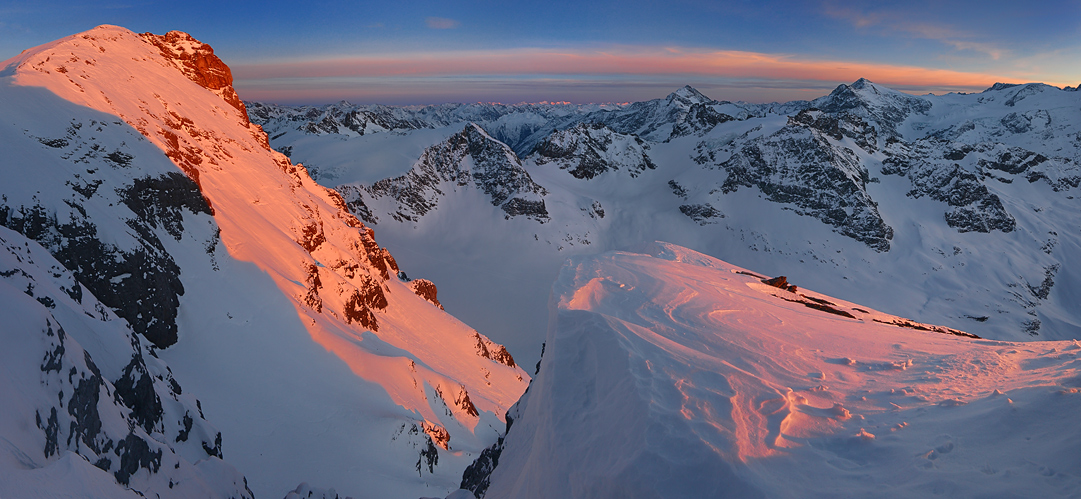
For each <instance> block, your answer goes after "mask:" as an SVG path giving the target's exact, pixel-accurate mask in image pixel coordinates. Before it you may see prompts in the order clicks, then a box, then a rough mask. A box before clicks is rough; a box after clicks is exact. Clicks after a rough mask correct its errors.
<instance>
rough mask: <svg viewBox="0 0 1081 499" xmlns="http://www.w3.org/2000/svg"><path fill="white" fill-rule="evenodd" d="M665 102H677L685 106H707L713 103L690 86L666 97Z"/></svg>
mask: <svg viewBox="0 0 1081 499" xmlns="http://www.w3.org/2000/svg"><path fill="white" fill-rule="evenodd" d="M665 100H666V101H668V102H669V103H671V102H674V101H678V102H680V103H681V104H683V105H685V106H692V105H694V104H709V103H712V102H714V101H713V99H710V98H709V97H706V96H705V95H703V94H702V92H699V91H698V90H696V89H695V88H694V87H692V86H690V85H685V86H683V88H680V89H679V90H676V91H675V92H672V93H670V94H668V97H665Z"/></svg>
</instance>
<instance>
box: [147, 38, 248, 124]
mask: <svg viewBox="0 0 1081 499" xmlns="http://www.w3.org/2000/svg"><path fill="white" fill-rule="evenodd" d="M140 36H142V37H143V39H145V40H146V41H148V42H150V43H152V44H154V45H155V46H156V47H158V49H159V50H161V55H162V56H163V57H165V59H166V60H168V61H170V62H172V63H173V64H175V65H176V67H177V69H179V70H180V72H181V73H183V74H184V76H187V77H188V79H189V80H191V81H194V82H195V83H198V84H199V85H200V86H202V87H203V88H206V89H208V90H211V91H213V92H214V93H216V94H218V95H219V96H221V98H222V99H224V100H225V102H226V103H228V104H229V105H230V106H233V107H234V108H236V109H237V110H238V111H240V112H241V114H243V115H244V119H245V120H246V119H247V113H248V111H247V109H245V108H244V103H243V102H242V101H241V100H240V96H239V95H237V93H236V90H234V89H233V73H232V71H230V70H229V66H226V65H225V63H224V62H222V60H221V59H219V58H218V56H216V55H214V49H213V48H212V47H211V46H210V45H207V44H205V43H203V42H200V41H199V40H196V39H195V38H194V37H192V36H191V35H189V34H187V33H184V32H183V31H170V32H168V33H166V34H164V35H155V34H153V33H143V34H141V35H140Z"/></svg>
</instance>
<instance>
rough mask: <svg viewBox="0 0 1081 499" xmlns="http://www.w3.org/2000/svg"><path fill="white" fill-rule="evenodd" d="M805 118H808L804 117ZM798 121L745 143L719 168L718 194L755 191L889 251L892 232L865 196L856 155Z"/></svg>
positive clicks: (861, 166) (864, 182)
mask: <svg viewBox="0 0 1081 499" xmlns="http://www.w3.org/2000/svg"><path fill="white" fill-rule="evenodd" d="M805 116H808V117H809V115H805ZM806 121H807V120H803V119H799V120H797V119H792V120H789V124H788V125H787V126H785V127H784V128H781V129H780V130H778V131H777V132H775V133H773V134H771V135H767V136H762V137H760V138H757V139H753V140H750V141H748V142H747V143H745V144H743V145H741V146H739V147H738V149H736V150H735V151H734V152H733V154H732V155H731V157H730V158H729V159H728V160H726V161H724V162H722V163H721V164H720V165H719V166H720V167H721V168H723V169H724V170H726V171H727V172H728V177H727V178H726V179H725V180H724V182H723V184H722V185H721V190H722V192H724V193H729V192H735V191H736V190H738V189H740V188H743V187H751V188H755V189H757V190H758V191H759V192H761V193H762V194H764V195H765V197H766V199H768V200H770V201H773V202H777V203H782V204H785V205H788V206H789V208H788V209H791V210H792V211H795V212H796V213H799V214H801V215H807V216H812V217H814V218H817V219H819V220H821V221H822V222H824V223H826V224H828V225H830V226H832V227H833V228H834V230H835V231H836V232H838V233H840V234H843V235H845V236H848V237H851V238H853V239H855V240H857V241H860V242H862V243H864V244H866V245H868V246H870V247H871V248H874V249H875V250H876V251H889V249H890V239H892V238H893V228H892V227H890V226H889V225H887V224H886V222H885V221H883V220H882V216H881V215H880V214H879V212H878V204H877V203H876V202H875V201H874V200H873V199H871V196H870V195H869V194H868V193H867V182H868V181H869V178H870V176H869V174H868V172H867V168H866V166H864V164H863V163H862V162H861V161H860V158H859V156H858V155H857V154H856V153H855V152H854V151H852V150H851V149H848V148H845V147H843V146H841V145H839V144H838V143H837V142H836V141H835V140H836V139H832V137H830V136H829V135H827V134H826V133H823V132H822V131H820V130H818V129H816V128H814V127H813V125H815V124H817V123H820V122H821V121H822V120H819V119H814V120H813V121H810V122H809V123H808V122H806Z"/></svg>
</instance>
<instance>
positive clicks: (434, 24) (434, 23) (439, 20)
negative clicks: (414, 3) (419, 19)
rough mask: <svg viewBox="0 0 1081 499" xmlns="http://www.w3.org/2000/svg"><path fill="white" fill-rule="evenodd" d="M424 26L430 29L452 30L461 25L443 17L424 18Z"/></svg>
mask: <svg viewBox="0 0 1081 499" xmlns="http://www.w3.org/2000/svg"><path fill="white" fill-rule="evenodd" d="M424 24H427V25H428V27H429V28H432V29H454V28H457V27H458V25H459V24H461V23H459V22H458V21H455V20H454V19H447V18H445V17H426V18H424Z"/></svg>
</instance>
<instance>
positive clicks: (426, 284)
mask: <svg viewBox="0 0 1081 499" xmlns="http://www.w3.org/2000/svg"><path fill="white" fill-rule="evenodd" d="M409 289H412V290H413V292H414V293H416V294H417V296H419V297H421V298H424V299H425V300H428V301H430V302H432V305H435V306H437V307H439V310H443V305H442V304H441V303H439V298H438V297H437V295H438V294H439V290H437V289H436V287H435V283H433V282H432V281H429V280H427V279H414V280H412V281H409Z"/></svg>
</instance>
